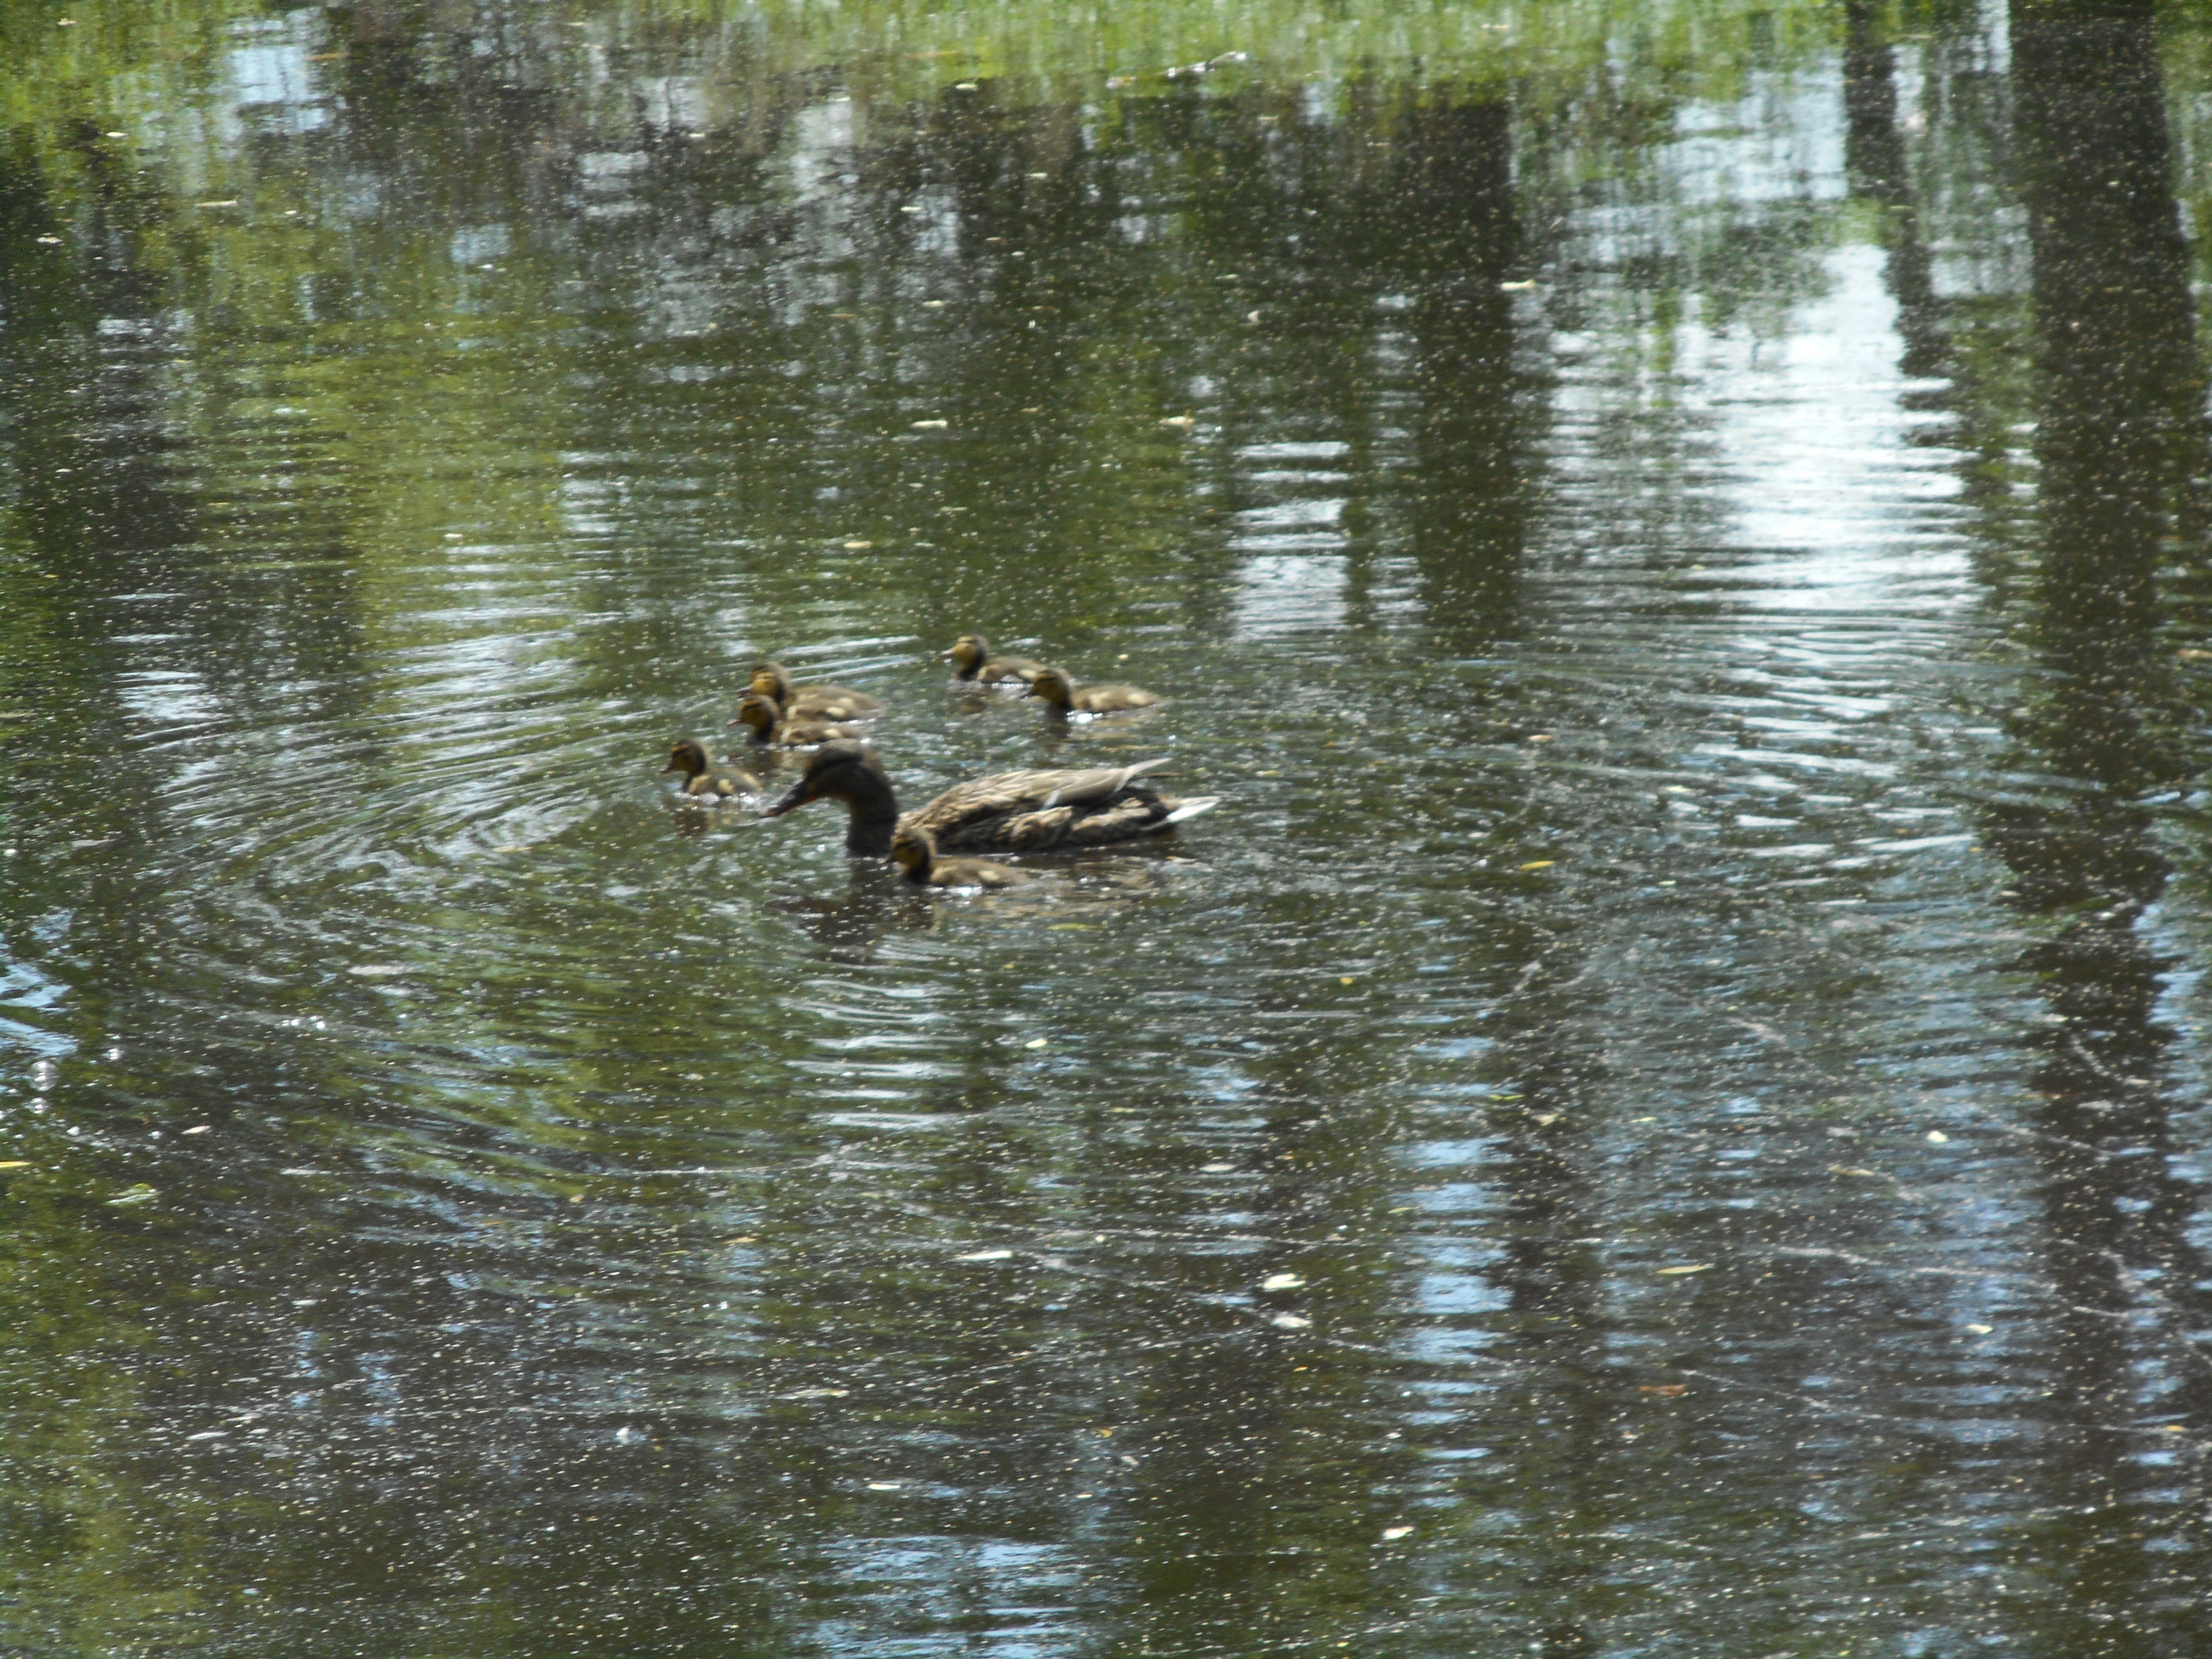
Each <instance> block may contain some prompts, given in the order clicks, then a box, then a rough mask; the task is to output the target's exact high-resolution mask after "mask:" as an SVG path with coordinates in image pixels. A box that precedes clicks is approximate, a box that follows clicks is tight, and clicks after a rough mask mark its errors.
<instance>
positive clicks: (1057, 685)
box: [1022, 668, 1075, 714]
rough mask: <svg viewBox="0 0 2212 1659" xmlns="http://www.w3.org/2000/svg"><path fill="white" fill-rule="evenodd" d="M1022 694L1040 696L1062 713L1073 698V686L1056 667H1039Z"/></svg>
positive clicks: (1064, 712)
mask: <svg viewBox="0 0 2212 1659" xmlns="http://www.w3.org/2000/svg"><path fill="white" fill-rule="evenodd" d="M1022 695H1023V696H1025V697H1042V698H1043V699H1044V700H1045V701H1046V702H1048V703H1049V704H1051V705H1052V707H1053V708H1055V709H1057V710H1059V711H1060V713H1061V714H1066V712H1067V706H1068V704H1069V703H1070V702H1073V699H1074V696H1075V687H1074V685H1073V683H1072V682H1070V680H1069V679H1068V678H1067V676H1066V675H1065V674H1063V673H1061V672H1060V670H1058V669H1057V668H1041V669H1039V670H1038V671H1037V675H1036V678H1035V679H1033V680H1031V681H1030V685H1029V690H1026V691H1024V692H1023V693H1022Z"/></svg>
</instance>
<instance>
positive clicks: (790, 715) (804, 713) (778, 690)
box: [748, 662, 884, 720]
mask: <svg viewBox="0 0 2212 1659" xmlns="http://www.w3.org/2000/svg"><path fill="white" fill-rule="evenodd" d="M748 689H749V690H751V691H753V692H754V693H756V694H757V695H758V696H763V697H766V698H767V699H768V700H769V702H773V703H774V704H775V711H776V717H777V718H778V719H779V720H870V719H872V718H873V717H874V716H876V715H878V714H882V713H883V712H884V700H883V699H882V698H881V697H878V696H871V695H870V694H869V693H867V692H866V691H855V690H853V688H852V687H850V686H848V685H826V684H813V685H793V684H792V683H791V676H790V675H788V674H787V673H785V672H784V671H783V665H782V664H781V663H776V662H764V663H763V664H762V665H760V666H759V667H757V668H756V669H754V670H753V678H752V684H751V685H750V687H749V688H748Z"/></svg>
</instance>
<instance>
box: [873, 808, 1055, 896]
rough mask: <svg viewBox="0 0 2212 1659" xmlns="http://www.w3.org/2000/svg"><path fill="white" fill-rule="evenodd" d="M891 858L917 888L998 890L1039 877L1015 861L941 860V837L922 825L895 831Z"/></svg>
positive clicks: (902, 878)
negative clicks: (1006, 862) (939, 844)
mask: <svg viewBox="0 0 2212 1659" xmlns="http://www.w3.org/2000/svg"><path fill="white" fill-rule="evenodd" d="M891 858H892V860H893V861H894V862H895V863H896V864H897V866H898V867H899V879H900V881H901V882H903V883H910V884H913V885H915V886H916V887H981V888H984V889H987V890H995V889H998V888H1002V887H1018V886H1020V885H1021V884H1023V883H1024V882H1025V881H1035V880H1036V878H1037V872H1036V871H1034V870H1017V869H1016V868H1014V866H1012V865H1011V864H994V863H993V862H992V861H991V860H989V859H941V858H939V857H938V856H937V837H936V836H933V835H931V834H930V833H929V831H928V830H927V829H923V828H921V826H920V825H919V824H911V823H910V824H907V825H905V826H903V827H902V828H901V829H897V830H895V831H894V832H893V833H892V836H891Z"/></svg>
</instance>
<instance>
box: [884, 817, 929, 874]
mask: <svg viewBox="0 0 2212 1659" xmlns="http://www.w3.org/2000/svg"><path fill="white" fill-rule="evenodd" d="M891 859H892V860H893V861H894V862H895V863H896V864H897V866H898V867H899V874H900V875H902V876H903V877H904V878H906V879H907V880H908V881H927V880H928V879H929V871H930V866H932V865H933V864H935V863H936V862H937V837H936V836H933V835H931V834H930V833H929V831H928V830H927V829H921V828H920V827H918V826H915V825H909V826H908V827H907V828H906V829H901V830H899V831H898V832H897V833H896V835H894V836H892V837H891Z"/></svg>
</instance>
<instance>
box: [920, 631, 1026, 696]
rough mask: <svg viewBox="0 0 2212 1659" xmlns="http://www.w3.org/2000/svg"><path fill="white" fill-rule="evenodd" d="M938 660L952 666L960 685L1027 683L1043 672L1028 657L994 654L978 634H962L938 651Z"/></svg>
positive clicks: (989, 645) (1008, 685)
mask: <svg viewBox="0 0 2212 1659" xmlns="http://www.w3.org/2000/svg"><path fill="white" fill-rule="evenodd" d="M937 658H938V660H939V662H949V663H951V665H952V678H954V679H956V680H958V681H959V682H961V684H963V685H1006V686H1007V687H1008V688H1009V689H1011V687H1012V684H1014V683H1015V682H1020V683H1021V684H1028V683H1029V682H1030V680H1033V679H1035V678H1036V677H1037V676H1038V675H1039V674H1041V673H1042V672H1043V671H1044V665H1043V664H1042V663H1036V662H1031V661H1030V659H1028V658H1027V657H994V656H993V655H992V654H991V642H990V641H988V640H987V639H985V638H984V637H983V636H982V635H981V634H963V635H961V636H960V637H959V638H958V639H957V640H955V641H952V643H951V645H949V646H947V647H945V649H944V650H942V651H940V652H939V653H937Z"/></svg>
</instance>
